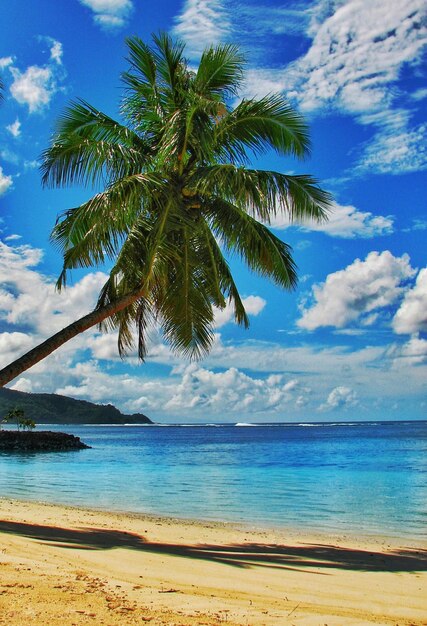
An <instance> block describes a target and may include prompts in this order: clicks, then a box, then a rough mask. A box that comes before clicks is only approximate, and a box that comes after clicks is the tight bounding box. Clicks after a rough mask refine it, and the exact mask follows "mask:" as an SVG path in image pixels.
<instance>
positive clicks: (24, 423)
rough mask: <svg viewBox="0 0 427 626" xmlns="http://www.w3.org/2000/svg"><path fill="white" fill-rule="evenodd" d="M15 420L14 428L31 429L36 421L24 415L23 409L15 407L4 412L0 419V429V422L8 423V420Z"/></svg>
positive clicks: (0, 423)
mask: <svg viewBox="0 0 427 626" xmlns="http://www.w3.org/2000/svg"><path fill="white" fill-rule="evenodd" d="M12 421H15V422H16V428H17V429H18V430H21V428H22V430H33V429H34V428H35V427H36V423H35V421H34V420H32V419H30V418H28V417H25V413H24V411H23V409H20V408H18V407H15V408H14V409H11V410H10V411H8V412H7V413H6V415H5V416H4V418H3V419H2V420H0V430H1V425H2V424H8V423H9V422H12Z"/></svg>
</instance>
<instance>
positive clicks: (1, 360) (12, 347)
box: [0, 291, 32, 367]
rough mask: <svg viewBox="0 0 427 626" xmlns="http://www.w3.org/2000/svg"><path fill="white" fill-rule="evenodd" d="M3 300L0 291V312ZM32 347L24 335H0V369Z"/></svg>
mask: <svg viewBox="0 0 427 626" xmlns="http://www.w3.org/2000/svg"><path fill="white" fill-rule="evenodd" d="M3 299H4V297H3V295H2V293H1V291H0V311H1V308H2V300H3ZM31 347H32V338H31V337H30V335H27V334H26V333H20V332H11V333H10V332H3V333H0V367H2V366H4V365H7V363H9V362H10V361H12V360H13V359H14V358H16V357H17V356H18V355H19V354H22V353H24V352H25V351H26V350H29V349H30V348H31Z"/></svg>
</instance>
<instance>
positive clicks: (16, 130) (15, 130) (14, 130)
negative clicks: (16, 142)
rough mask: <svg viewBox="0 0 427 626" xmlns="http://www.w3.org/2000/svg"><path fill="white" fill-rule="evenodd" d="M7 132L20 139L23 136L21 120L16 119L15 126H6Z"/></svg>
mask: <svg viewBox="0 0 427 626" xmlns="http://www.w3.org/2000/svg"><path fill="white" fill-rule="evenodd" d="M6 130H8V131H9V132H10V134H11V135H12V136H13V137H19V135H20V134H21V122H20V121H19V119H18V118H16V120H15V121H14V122H13V124H9V125H8V126H6Z"/></svg>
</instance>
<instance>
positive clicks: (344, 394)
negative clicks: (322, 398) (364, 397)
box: [318, 387, 357, 412]
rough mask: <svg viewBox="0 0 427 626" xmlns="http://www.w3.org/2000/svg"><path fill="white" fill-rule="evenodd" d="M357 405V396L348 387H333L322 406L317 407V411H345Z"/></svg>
mask: <svg viewBox="0 0 427 626" xmlns="http://www.w3.org/2000/svg"><path fill="white" fill-rule="evenodd" d="M356 404H357V394H356V392H355V391H353V390H352V389H350V388H349V387H335V389H333V390H332V391H331V393H330V394H329V395H328V398H327V400H326V402H325V403H324V404H321V405H320V406H319V409H318V410H319V411H321V412H324V411H333V410H336V409H346V408H348V407H351V406H355V405H356Z"/></svg>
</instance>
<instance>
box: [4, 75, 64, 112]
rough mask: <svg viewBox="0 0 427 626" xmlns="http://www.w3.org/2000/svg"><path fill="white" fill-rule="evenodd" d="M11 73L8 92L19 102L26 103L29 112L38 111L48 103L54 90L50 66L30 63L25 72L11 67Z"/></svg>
mask: <svg viewBox="0 0 427 626" xmlns="http://www.w3.org/2000/svg"><path fill="white" fill-rule="evenodd" d="M12 75H13V83H12V85H11V87H10V92H11V94H12V96H13V97H14V98H15V100H16V101H17V102H19V104H26V105H28V109H29V111H30V113H34V112H35V111H39V110H40V109H42V108H43V107H44V106H45V105H47V104H49V102H50V99H51V97H52V95H53V93H54V92H55V90H56V89H55V83H54V79H53V75H52V70H51V69H50V68H48V67H38V66H37V65H31V66H30V67H28V68H27V69H26V70H25V72H20V71H19V70H18V69H17V68H13V69H12Z"/></svg>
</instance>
